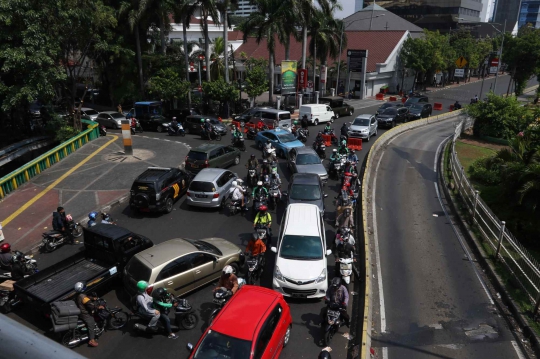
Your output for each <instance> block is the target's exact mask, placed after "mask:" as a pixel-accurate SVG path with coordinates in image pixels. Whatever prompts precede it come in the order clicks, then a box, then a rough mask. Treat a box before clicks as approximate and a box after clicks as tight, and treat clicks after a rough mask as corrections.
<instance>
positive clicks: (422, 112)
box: [407, 103, 433, 121]
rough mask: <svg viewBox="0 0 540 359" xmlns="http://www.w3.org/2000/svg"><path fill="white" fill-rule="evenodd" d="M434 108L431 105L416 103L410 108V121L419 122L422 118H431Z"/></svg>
mask: <svg viewBox="0 0 540 359" xmlns="http://www.w3.org/2000/svg"><path fill="white" fill-rule="evenodd" d="M432 113H433V108H432V106H431V104H430V103H416V104H414V105H412V106H411V107H409V113H408V114H407V115H408V117H409V120H411V121H412V120H418V119H420V118H426V117H429V116H431V114H432Z"/></svg>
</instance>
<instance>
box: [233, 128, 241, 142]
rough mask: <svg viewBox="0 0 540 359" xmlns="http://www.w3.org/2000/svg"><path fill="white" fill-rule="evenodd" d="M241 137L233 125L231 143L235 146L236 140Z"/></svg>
mask: <svg viewBox="0 0 540 359" xmlns="http://www.w3.org/2000/svg"><path fill="white" fill-rule="evenodd" d="M241 135H242V133H241V132H240V131H239V130H238V129H237V128H236V126H235V125H232V126H231V142H232V144H233V145H234V144H235V142H236V140H237V139H238V138H240V136H241Z"/></svg>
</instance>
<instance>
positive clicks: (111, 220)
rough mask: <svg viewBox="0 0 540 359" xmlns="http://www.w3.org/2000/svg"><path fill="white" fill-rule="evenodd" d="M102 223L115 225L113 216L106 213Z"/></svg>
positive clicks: (102, 216)
mask: <svg viewBox="0 0 540 359" xmlns="http://www.w3.org/2000/svg"><path fill="white" fill-rule="evenodd" d="M101 223H102V224H115V223H114V221H113V219H112V218H111V216H109V214H107V213H105V212H103V213H102V214H101Z"/></svg>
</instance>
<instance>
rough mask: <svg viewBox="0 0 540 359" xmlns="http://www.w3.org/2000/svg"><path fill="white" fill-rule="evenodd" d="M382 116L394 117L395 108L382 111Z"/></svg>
mask: <svg viewBox="0 0 540 359" xmlns="http://www.w3.org/2000/svg"><path fill="white" fill-rule="evenodd" d="M382 114H383V115H395V114H397V109H395V108H387V109H386V110H384V112H383V113H382Z"/></svg>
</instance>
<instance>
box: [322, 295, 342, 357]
mask: <svg viewBox="0 0 540 359" xmlns="http://www.w3.org/2000/svg"><path fill="white" fill-rule="evenodd" d="M323 324H324V325H322V329H323V345H324V346H325V347H326V346H329V345H330V341H331V340H332V338H333V337H334V334H336V333H337V331H338V330H339V328H340V327H341V326H342V325H343V324H344V323H343V321H342V320H341V307H340V306H339V305H338V304H336V303H332V304H329V305H328V310H327V311H326V318H325V320H324V323H323Z"/></svg>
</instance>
